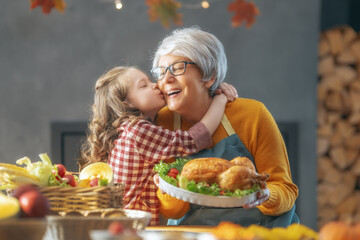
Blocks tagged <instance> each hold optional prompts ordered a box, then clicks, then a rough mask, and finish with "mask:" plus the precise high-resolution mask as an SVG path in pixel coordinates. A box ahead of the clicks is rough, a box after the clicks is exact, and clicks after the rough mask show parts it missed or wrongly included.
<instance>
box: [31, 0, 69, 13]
mask: <svg viewBox="0 0 360 240" xmlns="http://www.w3.org/2000/svg"><path fill="white" fill-rule="evenodd" d="M36 7H41V8H42V12H43V13H44V14H49V13H50V12H51V9H52V8H55V9H57V10H58V11H59V12H64V10H65V7H66V4H65V2H64V1H63V0H30V9H31V10H32V9H34V8H36Z"/></svg>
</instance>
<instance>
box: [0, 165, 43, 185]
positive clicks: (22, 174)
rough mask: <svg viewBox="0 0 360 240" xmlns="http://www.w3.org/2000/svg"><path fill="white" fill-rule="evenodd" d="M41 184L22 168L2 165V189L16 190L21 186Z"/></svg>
mask: <svg viewBox="0 0 360 240" xmlns="http://www.w3.org/2000/svg"><path fill="white" fill-rule="evenodd" d="M26 183H28V184H39V179H38V178H37V177H35V176H33V175H31V174H29V172H28V171H27V170H26V169H25V168H22V167H18V166H16V165H13V164H8V163H0V189H7V188H15V187H17V186H19V185H21V184H26Z"/></svg>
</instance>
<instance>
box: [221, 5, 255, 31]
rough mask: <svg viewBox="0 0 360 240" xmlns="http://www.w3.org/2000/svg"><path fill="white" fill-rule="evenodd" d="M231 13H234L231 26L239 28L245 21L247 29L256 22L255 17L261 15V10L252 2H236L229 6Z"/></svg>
mask: <svg viewBox="0 0 360 240" xmlns="http://www.w3.org/2000/svg"><path fill="white" fill-rule="evenodd" d="M228 11H229V12H234V15H233V17H232V18H231V24H232V26H233V27H239V26H241V25H242V23H243V21H245V22H246V27H247V28H250V27H251V26H252V25H253V24H254V22H255V16H256V15H259V14H260V11H259V9H258V8H257V7H256V6H255V4H254V3H252V2H246V1H245V0H234V2H232V3H230V4H229V6H228Z"/></svg>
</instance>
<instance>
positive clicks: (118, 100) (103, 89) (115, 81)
mask: <svg viewBox="0 0 360 240" xmlns="http://www.w3.org/2000/svg"><path fill="white" fill-rule="evenodd" d="M132 69H137V70H139V69H138V68H136V67H115V68H113V69H111V70H110V71H108V72H107V73H105V74H103V75H102V76H101V77H100V78H99V79H98V80H97V81H96V84H95V96H94V104H93V105H92V107H91V109H92V115H91V117H90V122H89V130H88V137H87V139H86V140H85V142H84V143H83V145H82V147H81V150H80V160H79V165H80V169H82V168H84V167H85V166H86V165H88V164H91V163H94V162H107V161H108V158H109V154H110V152H111V150H112V149H113V147H114V141H115V140H116V139H117V136H118V134H119V130H118V127H119V126H120V125H121V124H122V123H123V122H124V121H127V120H130V121H131V123H134V122H136V121H138V120H139V119H145V117H144V116H143V114H142V113H141V112H140V111H139V110H138V109H135V108H132V107H129V106H128V105H127V104H126V103H125V99H126V96H127V93H128V90H129V87H130V81H131V79H130V78H129V77H128V75H127V73H128V72H129V70H132Z"/></svg>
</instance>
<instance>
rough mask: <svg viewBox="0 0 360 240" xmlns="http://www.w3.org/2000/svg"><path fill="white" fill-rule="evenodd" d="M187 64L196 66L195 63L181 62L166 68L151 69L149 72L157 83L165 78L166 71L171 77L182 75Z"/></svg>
mask: <svg viewBox="0 0 360 240" xmlns="http://www.w3.org/2000/svg"><path fill="white" fill-rule="evenodd" d="M188 64H196V63H194V62H187V61H181V62H176V63H173V64H171V65H170V66H168V67H158V68H154V69H151V71H150V72H151V75H152V77H153V78H154V79H155V80H156V81H159V80H161V79H163V78H164V77H165V75H166V71H167V70H168V69H169V71H170V73H171V74H172V75H173V76H178V75H181V74H184V72H185V71H186V65H188Z"/></svg>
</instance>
